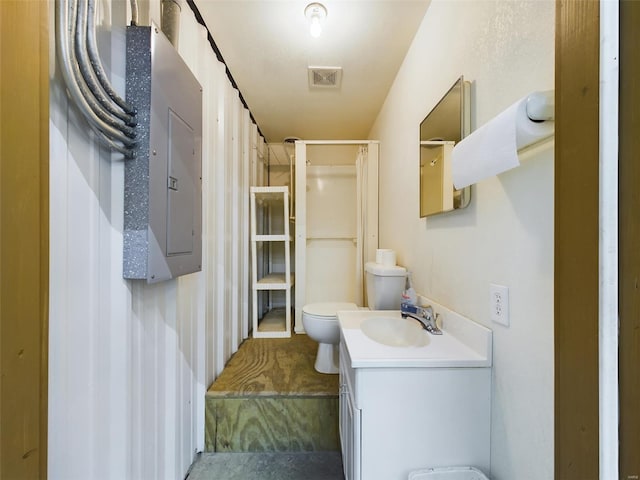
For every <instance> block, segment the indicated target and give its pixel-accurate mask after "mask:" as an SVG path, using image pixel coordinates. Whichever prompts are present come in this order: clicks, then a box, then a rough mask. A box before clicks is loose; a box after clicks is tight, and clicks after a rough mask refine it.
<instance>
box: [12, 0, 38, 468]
mask: <svg viewBox="0 0 640 480" xmlns="http://www.w3.org/2000/svg"><path fill="white" fill-rule="evenodd" d="M48 70H49V19H48V2H46V1H20V0H2V1H0V368H1V370H2V377H1V380H0V425H1V430H0V478H11V479H23V478H24V479H26V478H29V479H32V478H39V479H46V476H47V380H48V379H47V376H48V372H47V365H48V363H47V362H48V332H47V324H48V319H47V317H48V282H49V253H48V252H49V239H48V228H49V170H48V168H49V167H48V164H49V74H48V73H49V72H48Z"/></svg>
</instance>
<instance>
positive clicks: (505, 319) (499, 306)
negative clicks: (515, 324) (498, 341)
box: [489, 283, 509, 327]
mask: <svg viewBox="0 0 640 480" xmlns="http://www.w3.org/2000/svg"><path fill="white" fill-rule="evenodd" d="M489 295H490V298H489V308H490V311H491V320H493V321H494V322H496V323H500V324H501V325H504V326H505V327H508V326H509V287H505V286H504V285H494V284H493V283H491V284H489Z"/></svg>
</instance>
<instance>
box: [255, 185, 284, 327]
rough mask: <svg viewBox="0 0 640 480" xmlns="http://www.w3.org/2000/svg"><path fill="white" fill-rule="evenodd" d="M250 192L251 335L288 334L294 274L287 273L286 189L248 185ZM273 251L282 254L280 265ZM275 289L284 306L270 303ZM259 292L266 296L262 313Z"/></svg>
mask: <svg viewBox="0 0 640 480" xmlns="http://www.w3.org/2000/svg"><path fill="white" fill-rule="evenodd" d="M250 192H251V193H250V194H251V291H252V299H253V308H252V317H253V336H254V338H266V337H271V338H273V337H290V336H291V288H292V287H293V284H294V276H293V274H292V273H291V235H290V233H289V188H288V187H251V190H250ZM276 250H277V252H278V253H282V256H283V259H284V265H281V264H278V263H277V262H275V261H274V257H275V256H276ZM259 262H260V263H259ZM276 291H284V297H285V299H284V305H275V304H274V302H273V293H274V292H276ZM261 293H262V294H265V295H267V296H268V302H267V303H268V305H267V309H266V312H264V314H262V311H261V310H262V308H260V309H259V297H260V294H261ZM261 306H262V305H260V307H261ZM260 317H261V318H260Z"/></svg>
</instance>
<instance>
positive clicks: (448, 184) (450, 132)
mask: <svg viewBox="0 0 640 480" xmlns="http://www.w3.org/2000/svg"><path fill="white" fill-rule="evenodd" d="M470 92H471V82H467V81H465V80H464V77H463V76H460V77H459V78H458V79H457V80H456V81H455V82H454V84H453V85H452V86H451V88H449V90H448V91H447V92H446V93H445V94H444V95H443V97H442V98H441V99H440V101H438V103H437V104H436V105H435V106H434V107H433V108H432V109H431V111H430V112H429V113H428V114H427V116H426V117H425V118H424V119H423V120H422V122H420V142H419V148H420V154H419V155H420V156H419V169H420V170H419V173H420V218H424V217H428V216H432V215H439V214H442V213H446V212H450V211H453V210H458V209H461V208H465V207H467V206H468V205H469V203H470V201H471V186H468V187H465V188H462V189H460V190H457V189H456V188H454V187H453V183H452V181H451V178H450V171H451V165H450V162H451V156H450V155H449V154H446V155H445V152H450V150H451V149H448V148H446V145H450V143H451V142H454V145H455V144H456V143H458V142H460V140H462V139H463V138H464V137H466V136H467V135H469V133H470V131H471V108H470V106H471V94H470ZM438 144H442V145H443V147H442V155H441V156H440V157H438V158H440V159H441V160H442V163H441V165H440V167H441V168H440V172H438V173H437V175H435V176H434V175H432V176H431V177H432V178H435V177H439V178H441V179H442V181H441V184H440V185H435V188H437V189H438V193H437V194H436V195H439V194H440V190H441V191H442V202H440V204H436V205H433V206H432V208H431V209H429V208H425V206H424V205H423V203H424V202H423V201H426V200H427V199H426V195H428V194H429V189H428V185H426V184H425V177H426V173H425V172H424V170H423V168H424V166H425V164H426V163H427V162H428V163H429V165H431V166H435V165H436V164H437V162H436V161H435V160H433V157H429V158H431V159H429V158H428V157H427V155H428V154H429V150H433V148H434V147H438ZM448 191H451V195H449V194H448V193H447V192H448Z"/></svg>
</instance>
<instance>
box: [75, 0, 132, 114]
mask: <svg viewBox="0 0 640 480" xmlns="http://www.w3.org/2000/svg"><path fill="white" fill-rule="evenodd" d="M131 19H132V20H131V24H132V25H137V24H138V2H136V0H131ZM134 22H135V23H134ZM87 53H88V55H89V59H90V63H91V66H92V67H93V71H94V72H95V74H96V77H97V78H98V80H99V82H100V85H102V88H103V89H104V91H105V92H106V93H107V95H108V96H109V98H111V100H113V101H114V102H115V103H116V105H118V106H119V107H120V108H121V109H122V111H123V112H125V113H126V114H127V115H126V117H127V118H125V119H124V120H125V122H126V123H127V124H128V125H136V124H137V121H136V119H135V114H136V109H135V108H133V107H132V106H131V105H129V104H128V103H127V102H125V101H124V100H123V99H122V98H121V97H120V96H119V95H118V94H117V93H116V92H115V90H114V89H113V87H112V86H111V83H110V82H109V78H108V77H107V74H106V72H105V71H104V68H103V66H102V61H101V60H100V56H99V55H98V42H97V41H96V0H89V3H88V4H87Z"/></svg>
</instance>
